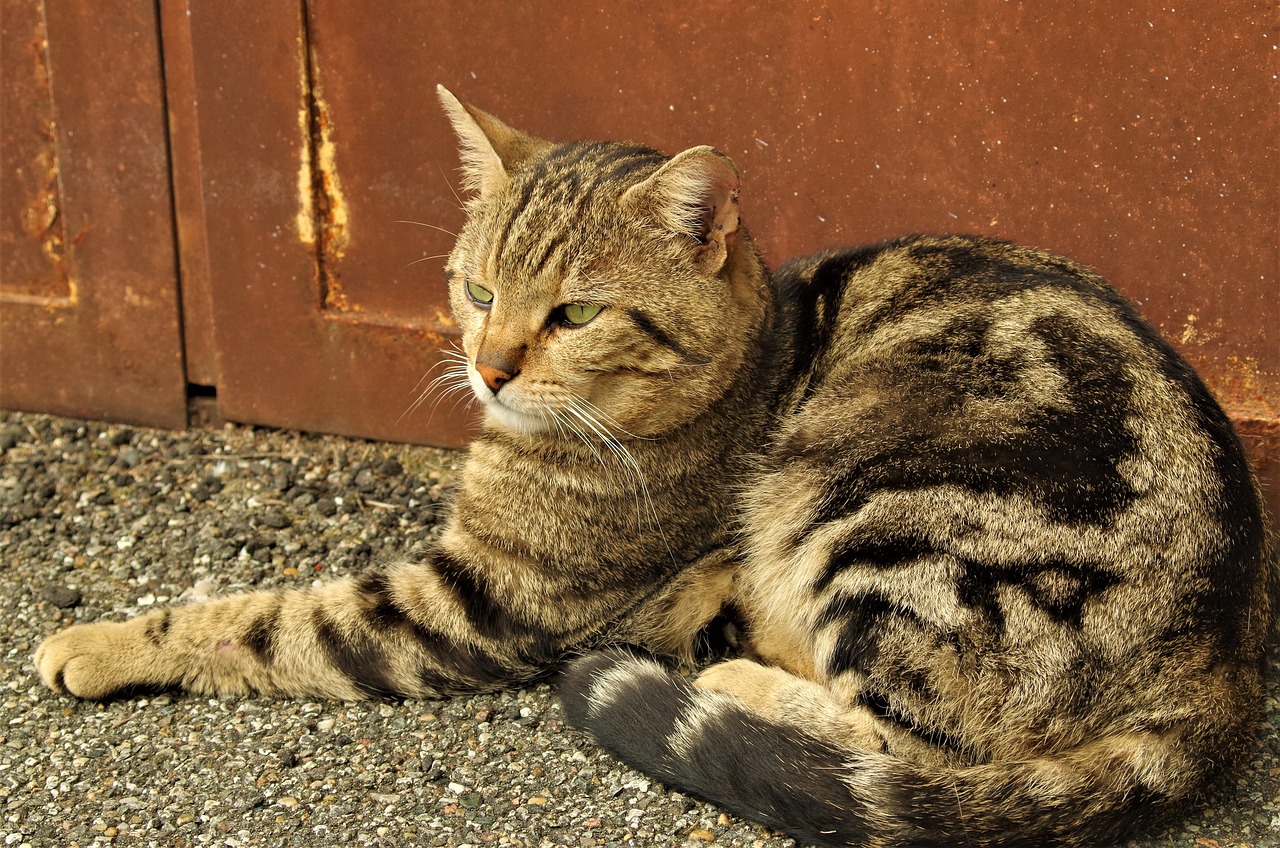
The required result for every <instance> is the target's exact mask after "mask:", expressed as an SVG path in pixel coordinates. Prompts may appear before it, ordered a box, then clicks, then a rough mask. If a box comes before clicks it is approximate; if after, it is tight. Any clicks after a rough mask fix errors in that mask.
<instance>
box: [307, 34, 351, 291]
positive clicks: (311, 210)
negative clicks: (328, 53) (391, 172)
mask: <svg viewBox="0 0 1280 848" xmlns="http://www.w3.org/2000/svg"><path fill="white" fill-rule="evenodd" d="M304 37H305V36H304ZM301 53H302V61H301V62H300V63H299V74H300V80H299V85H300V88H301V90H302V105H301V108H300V109H299V111H298V127H299V130H300V132H301V133H302V135H303V143H302V145H301V151H302V152H301V162H300V163H299V167H298V214H297V223H296V226H297V230H298V238H299V239H300V240H301V241H302V243H303V244H305V245H307V246H308V247H310V248H311V249H312V250H314V251H315V257H316V284H317V286H318V288H319V290H320V299H321V303H322V304H323V306H324V308H325V309H328V310H334V311H338V312H359V311H360V307H359V305H358V304H354V303H352V302H351V300H350V299H349V298H348V297H347V296H346V294H345V293H344V292H343V290H342V283H341V281H340V280H339V278H338V274H337V270H336V266H337V263H338V262H340V261H341V260H342V257H343V255H344V254H345V253H346V249H347V245H348V244H349V243H350V240H351V237H350V212H349V206H348V204H347V201H346V198H345V197H344V195H343V192H342V181H341V180H340V179H339V176H338V146H337V144H336V142H335V141H334V137H333V136H334V133H333V117H332V112H331V110H330V108H329V104H328V102H327V101H326V100H325V98H324V92H323V90H322V88H321V85H320V77H319V68H318V66H317V63H316V57H315V51H314V50H313V49H312V48H311V44H310V42H309V39H308V43H307V44H306V45H305V46H304V49H303V50H302V51H301Z"/></svg>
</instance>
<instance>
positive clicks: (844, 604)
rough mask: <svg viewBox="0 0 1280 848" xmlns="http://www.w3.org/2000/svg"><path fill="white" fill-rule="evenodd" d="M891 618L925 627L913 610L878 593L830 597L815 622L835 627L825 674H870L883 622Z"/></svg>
mask: <svg viewBox="0 0 1280 848" xmlns="http://www.w3.org/2000/svg"><path fill="white" fill-rule="evenodd" d="M891 619H904V620H907V621H910V622H911V623H912V624H914V625H916V626H917V627H920V628H924V627H925V623H924V621H923V620H921V618H920V616H919V615H917V614H916V613H915V611H914V610H911V609H908V608H907V607H904V606H901V605H899V604H896V603H894V602H893V601H891V600H889V599H888V598H886V597H885V596H884V595H881V594H880V593H878V592H866V593H864V594H860V595H845V594H838V595H836V596H835V597H834V598H832V599H831V601H830V602H829V603H828V604H827V607H826V609H824V610H823V611H822V615H821V616H820V617H819V619H818V624H819V626H826V625H829V624H833V623H837V622H838V624H839V634H838V635H837V636H836V643H835V645H834V647H833V648H832V649H831V656H830V659H829V660H828V662H827V671H828V672H829V673H830V674H832V675H836V674H840V673H842V672H845V671H851V670H852V671H857V672H860V673H861V674H870V673H871V671H872V670H873V669H872V665H873V664H874V663H875V661H876V658H877V657H878V656H879V655H880V640H881V639H882V638H883V637H884V636H885V633H886V629H887V622H888V621H889V620H891Z"/></svg>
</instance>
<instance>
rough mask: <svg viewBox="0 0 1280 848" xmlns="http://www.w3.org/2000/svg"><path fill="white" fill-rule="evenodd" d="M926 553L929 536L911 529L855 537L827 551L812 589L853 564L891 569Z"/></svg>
mask: <svg viewBox="0 0 1280 848" xmlns="http://www.w3.org/2000/svg"><path fill="white" fill-rule="evenodd" d="M929 553H933V545H932V543H931V542H930V541H929V539H928V538H927V537H925V536H922V535H919V534H916V533H911V532H907V533H905V534H903V535H901V536H896V537H881V536H858V537H856V538H850V539H846V540H845V541H844V542H843V543H842V544H840V545H839V546H838V547H837V548H836V549H835V550H834V551H832V552H831V556H830V557H828V559H827V564H826V565H825V566H824V567H823V569H822V573H821V574H819V575H818V579H817V580H815V581H814V587H813V588H814V591H817V592H821V591H822V590H824V589H826V588H827V587H828V586H830V585H831V581H832V580H834V579H835V578H836V577H837V576H839V575H840V574H842V573H844V572H845V571H847V570H848V569H850V568H852V567H854V566H861V567H870V568H877V569H879V568H892V567H893V566H897V565H902V564H904V563H908V562H912V561H914V560H917V559H919V558H920V557H922V556H924V555H925V554H929Z"/></svg>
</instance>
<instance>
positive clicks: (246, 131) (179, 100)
mask: <svg viewBox="0 0 1280 848" xmlns="http://www.w3.org/2000/svg"><path fill="white" fill-rule="evenodd" d="M185 5H186V4H183V3H181V2H173V3H166V4H164V5H163V6H162V9H163V10H164V13H165V18H166V21H165V39H166V60H167V68H168V69H169V76H168V78H169V89H170V99H171V102H172V103H173V104H174V108H175V134H174V146H173V148H174V156H175V171H177V172H180V173H198V174H199V178H198V179H197V180H194V181H192V182H191V183H190V184H183V183H179V184H178V185H177V191H178V197H177V201H178V226H179V234H180V243H182V244H183V245H184V269H186V272H187V277H186V280H187V281H190V282H191V284H192V286H193V288H194V291H195V292H196V296H195V298H194V299H193V302H199V303H201V304H205V303H207V307H202V308H207V310H208V314H209V327H210V338H209V339H208V341H207V343H204V342H202V344H201V347H202V350H205V351H208V353H207V354H200V355H192V354H190V352H189V358H190V360H191V361H192V363H193V365H197V366H199V367H201V368H202V369H203V370H205V371H207V372H209V373H211V374H212V375H214V376H213V379H214V380H216V386H217V399H218V405H219V407H220V410H221V412H222V414H224V415H225V416H226V417H227V418H231V419H235V420H240V421H253V422H257V423H263V424H272V425H278V426H284V427H294V428H300V429H309V430H320V431H325V432H331V433H345V434H350V435H359V436H366V437H373V438H387V439H397V440H404V441H425V442H431V443H435V444H460V443H461V442H463V441H464V440H465V437H466V418H465V416H464V414H463V413H462V412H461V411H459V410H454V409H449V408H446V409H434V408H433V405H431V404H428V405H426V406H425V407H424V408H422V409H420V410H411V409H410V407H411V406H412V405H413V403H414V401H415V399H416V398H417V393H418V391H420V389H421V386H422V385H423V383H424V377H425V378H427V379H429V378H430V376H432V375H433V373H438V372H435V371H434V369H435V368H436V367H437V366H438V365H439V364H440V363H441V354H440V351H441V349H442V348H445V347H447V346H448V345H449V344H451V342H452V340H453V339H454V338H455V336H456V333H455V331H454V326H453V323H452V321H451V319H450V318H449V317H448V315H447V306H446V298H445V293H444V289H443V285H442V283H441V281H440V275H439V269H440V262H441V260H440V259H439V258H438V257H437V258H434V259H424V257H431V256H433V255H436V254H443V253H445V252H447V251H448V249H449V244H450V242H451V239H452V237H451V236H449V235H448V234H447V233H442V232H440V231H437V230H435V229H433V227H441V228H445V229H448V228H450V227H451V226H456V223H457V220H458V211H457V210H456V209H455V208H453V207H452V206H451V205H450V204H451V203H453V202H454V201H453V200H452V197H451V195H450V189H449V183H448V178H447V177H446V175H445V173H443V172H442V171H441V170H440V169H442V168H448V169H449V170H450V171H452V169H453V164H452V162H451V161H450V158H449V157H451V156H452V153H451V149H452V143H451V142H449V141H448V140H447V132H448V130H447V128H446V126H445V125H444V124H443V122H442V121H441V120H440V119H439V116H438V114H437V110H436V109H435V107H434V105H433V102H432V101H431V100H430V99H429V97H430V96H431V89H428V90H427V91H426V93H425V94H423V93H421V92H419V93H413V92H410V91H409V90H408V89H404V88H402V87H401V86H400V85H399V83H398V82H397V81H396V78H395V75H396V73H398V72H399V70H400V69H401V68H402V67H404V66H406V65H408V64H411V62H412V57H411V56H410V55H409V54H408V53H402V54H401V55H400V56H399V57H398V58H397V60H396V61H394V62H392V63H391V64H390V65H385V64H383V63H382V59H383V58H388V57H387V56H386V48H387V45H386V44H379V43H377V42H374V41H359V40H356V41H355V42H354V43H352V42H351V41H350V40H348V39H345V38H344V34H343V31H342V30H343V27H345V26H346V25H347V20H345V19H343V17H340V16H345V18H359V17H361V16H362V15H365V16H367V15H370V10H371V9H373V8H374V7H369V6H366V5H361V6H360V7H358V8H357V7H356V6H339V5H337V4H334V5H333V6H329V5H322V4H314V5H315V6H319V7H320V8H318V9H311V8H306V7H304V6H300V5H298V4H288V3H257V2H240V3H191V4H190V5H189V9H187V8H183V7H184V6H185ZM406 5H409V4H406ZM377 8H378V9H379V11H377V12H376V13H375V16H379V17H380V16H383V15H391V16H395V15H396V14H398V10H397V9H396V7H394V6H391V7H377ZM187 12H189V15H188V14H186V13H187ZM326 24H327V25H328V28H327V29H326V28H325V25H326ZM397 52H399V51H398V48H397ZM424 98H428V99H426V100H424ZM179 123H180V124H181V126H178V124H179ZM404 221H415V222H420V224H408V223H403V222H404ZM185 285H186V283H185V282H184V287H185Z"/></svg>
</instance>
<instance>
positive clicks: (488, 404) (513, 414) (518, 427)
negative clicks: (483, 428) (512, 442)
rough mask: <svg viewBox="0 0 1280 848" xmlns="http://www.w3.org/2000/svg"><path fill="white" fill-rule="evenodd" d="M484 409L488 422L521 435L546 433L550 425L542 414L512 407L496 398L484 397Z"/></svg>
mask: <svg viewBox="0 0 1280 848" xmlns="http://www.w3.org/2000/svg"><path fill="white" fill-rule="evenodd" d="M484 411H485V419H486V421H487V422H488V423H489V424H492V425H494V426H496V427H498V428H500V429H503V430H506V431H507V432H509V433H516V434H519V435H522V436H537V435H541V434H543V433H546V432H547V431H548V429H549V426H550V425H549V424H548V422H547V421H546V419H544V418H543V417H542V416H539V415H530V414H529V413H527V412H521V411H520V410H518V409H512V408H511V407H509V406H506V405H505V404H503V403H502V402H501V401H499V400H496V399H486V400H485V401H484Z"/></svg>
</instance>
